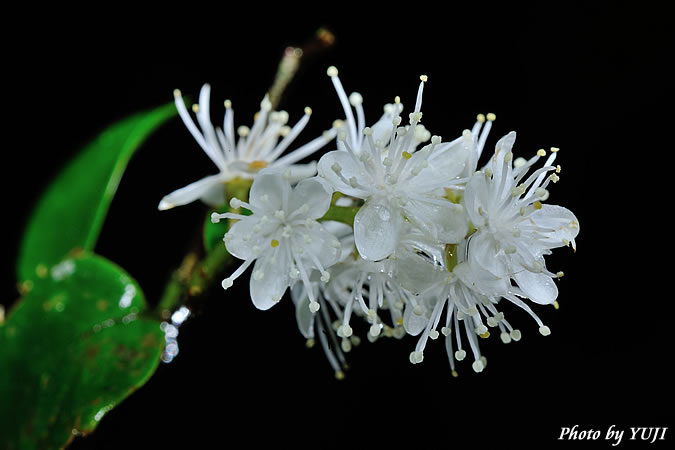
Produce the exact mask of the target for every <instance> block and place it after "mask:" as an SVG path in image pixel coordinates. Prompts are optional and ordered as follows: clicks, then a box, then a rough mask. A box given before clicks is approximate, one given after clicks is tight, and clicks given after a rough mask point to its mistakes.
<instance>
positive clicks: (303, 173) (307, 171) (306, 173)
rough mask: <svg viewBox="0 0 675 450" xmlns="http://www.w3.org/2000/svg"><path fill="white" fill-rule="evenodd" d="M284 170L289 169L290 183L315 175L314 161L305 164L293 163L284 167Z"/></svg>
mask: <svg viewBox="0 0 675 450" xmlns="http://www.w3.org/2000/svg"><path fill="white" fill-rule="evenodd" d="M284 170H289V171H290V176H289V177H288V179H289V181H290V182H291V183H297V182H298V181H300V180H304V179H305V178H309V177H313V176H314V175H316V161H312V162H310V163H307V164H293V165H291V166H288V167H286V168H285V169H284Z"/></svg>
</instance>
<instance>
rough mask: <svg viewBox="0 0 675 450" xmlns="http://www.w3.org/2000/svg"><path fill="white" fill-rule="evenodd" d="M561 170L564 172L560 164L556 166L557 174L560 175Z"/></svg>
mask: <svg viewBox="0 0 675 450" xmlns="http://www.w3.org/2000/svg"><path fill="white" fill-rule="evenodd" d="M561 170H562V167H560V164H558V165H557V166H555V173H560V171H561Z"/></svg>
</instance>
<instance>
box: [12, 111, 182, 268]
mask: <svg viewBox="0 0 675 450" xmlns="http://www.w3.org/2000/svg"><path fill="white" fill-rule="evenodd" d="M175 114H176V107H175V105H174V104H173V103H171V104H168V105H165V106H161V107H159V108H156V109H153V110H150V111H145V112H141V113H137V114H135V115H132V116H130V117H128V118H126V119H123V120H121V121H119V122H117V123H115V124H113V125H112V126H110V127H108V128H107V129H105V130H104V131H103V132H102V133H101V134H100V135H99V136H98V137H97V138H95V139H94V140H93V141H92V142H90V143H89V144H88V145H86V146H85V148H84V149H83V150H82V151H81V152H80V153H79V154H78V155H77V156H76V157H75V158H74V159H73V160H72V161H71V162H70V163H69V164H68V165H67V166H66V167H65V169H64V170H63V171H62V172H61V173H60V174H59V175H58V176H57V177H56V178H55V179H54V181H53V182H52V183H51V184H50V185H49V186H48V188H47V190H46V191H45V193H44V195H43V196H42V198H41V199H40V200H39V201H38V203H37V205H36V207H35V210H34V211H33V214H32V216H31V217H30V218H29V220H28V223H27V224H26V229H25V232H24V236H23V240H22V242H21V246H20V248H19V258H18V259H19V260H18V264H17V275H18V278H19V280H20V281H28V280H35V279H36V278H37V277H39V276H40V275H43V274H44V272H45V270H46V269H47V268H48V267H51V266H52V265H54V264H56V263H58V262H59V261H61V259H62V258H63V257H64V256H65V255H66V254H68V253H69V252H70V251H72V250H74V249H83V250H93V248H94V245H95V244H96V240H97V239H98V236H99V233H100V231H101V228H102V226H103V221H104V219H105V216H106V214H107V212H108V208H109V206H110V202H111V201H112V198H113V196H114V195H115V192H116V190H117V186H118V185H119V182H120V179H121V177H122V174H123V173H124V170H125V168H126V166H127V163H128V162H129V159H130V158H131V156H132V155H133V153H134V152H135V151H136V150H137V149H138V148H139V147H140V146H141V144H142V143H143V141H144V140H145V139H146V138H147V137H148V136H149V135H150V134H151V133H152V132H153V131H155V130H156V129H157V128H158V127H159V126H160V125H162V124H163V123H164V122H166V121H167V120H168V119H169V118H170V117H172V116H174V115H175Z"/></svg>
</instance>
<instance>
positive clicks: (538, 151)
mask: <svg viewBox="0 0 675 450" xmlns="http://www.w3.org/2000/svg"><path fill="white" fill-rule="evenodd" d="M537 156H546V150H544V149H543V148H540V149H539V150H537Z"/></svg>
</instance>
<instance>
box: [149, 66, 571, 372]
mask: <svg viewBox="0 0 675 450" xmlns="http://www.w3.org/2000/svg"><path fill="white" fill-rule="evenodd" d="M328 75H329V77H330V79H331V81H332V83H333V85H334V87H335V90H336V92H337V95H338V98H339V100H340V102H341V104H342V107H343V110H344V120H338V121H336V122H335V123H334V126H333V128H331V130H329V131H327V132H325V133H324V135H323V136H321V137H319V138H317V139H315V140H313V141H310V142H309V143H308V144H306V145H303V146H301V147H299V148H298V149H296V150H295V151H293V152H290V153H286V154H285V155H283V156H282V154H283V153H284V152H285V151H286V150H287V149H288V148H289V147H290V145H291V144H292V142H293V140H294V139H295V137H296V136H297V135H298V133H299V132H300V131H301V130H302V128H303V127H304V126H305V124H306V123H307V120H308V119H309V114H310V112H311V111H310V110H309V108H307V109H306V111H305V116H304V117H303V118H302V119H301V120H300V122H299V123H298V124H297V125H296V126H295V127H293V128H292V129H290V128H288V127H286V125H285V123H286V121H287V120H288V114H286V113H284V112H274V111H272V110H271V104H270V103H269V100H268V99H267V98H265V99H264V100H263V102H262V104H261V109H260V112H259V113H258V115H257V118H256V120H255V123H254V125H253V127H252V128H251V129H248V128H245V127H240V129H239V133H238V134H239V141H238V142H237V143H236V144H235V142H234V132H233V121H232V110H231V105H230V102H229V101H226V102H225V106H226V114H225V122H224V126H223V128H222V130H221V129H220V128H216V129H214V127H213V126H212V125H211V120H210V117H209V107H208V103H209V87H208V85H205V86H204V88H203V89H202V92H201V95H200V100H199V105H198V106H197V107H195V108H193V109H194V110H195V112H196V115H197V120H198V123H199V126H200V128H201V132H200V131H199V130H198V128H197V127H196V125H195V124H194V122H193V121H192V119H191V118H190V115H189V113H188V111H187V110H186V108H185V106H184V104H183V100H182V98H181V97H180V94H179V93H178V92H177V93H176V105H177V107H178V110H179V112H180V115H181V117H182V118H183V120H184V122H185V124H186V125H187V127H188V129H189V130H190V132H191V133H192V134H193V135H194V137H195V138H196V139H197V141H198V143H199V144H200V146H201V147H202V148H203V149H204V151H205V152H206V153H207V155H208V156H209V157H211V159H212V160H213V161H214V163H215V164H216V166H217V167H218V168H219V170H220V173H219V174H218V175H212V176H210V177H206V178H204V179H203V180H200V181H198V182H196V183H194V184H192V185H189V186H187V187H185V188H183V189H179V190H178V191H176V192H174V193H172V194H170V195H168V196H166V197H165V198H164V199H163V200H162V202H161V203H160V205H159V207H160V209H166V208H169V207H172V206H175V205H180V204H185V203H187V202H190V201H193V200H196V199H198V198H200V199H202V200H204V201H205V202H207V203H210V204H212V205H223V204H224V203H225V198H226V192H225V188H224V187H225V186H226V185H227V183H228V181H230V180H232V179H234V178H237V177H239V178H243V179H250V180H253V181H252V185H251V188H250V191H249V193H248V199H238V198H236V197H235V198H233V197H231V196H229V195H227V198H231V200H230V202H229V206H230V208H231V209H230V211H229V212H225V213H222V214H220V213H214V214H213V215H212V220H213V221H214V222H218V221H220V220H223V219H227V220H230V221H231V227H230V228H229V231H228V232H227V233H226V234H225V237H224V242H225V246H226V248H227V251H228V252H229V253H230V254H232V255H233V256H235V257H236V258H239V259H241V260H243V262H242V263H241V265H240V266H239V267H238V268H237V269H236V270H234V272H233V273H232V274H231V275H229V276H228V277H227V278H225V279H224V280H223V282H222V286H223V288H225V289H227V288H229V287H230V286H232V285H233V283H234V281H235V280H236V279H237V278H238V277H240V276H241V275H243V274H244V273H248V271H247V269H248V268H249V267H250V266H253V269H252V271H250V294H251V299H252V301H253V303H254V305H255V306H256V307H257V308H259V309H263V310H265V309H268V308H270V307H272V306H274V305H275V304H276V303H278V302H279V301H280V300H281V299H282V298H283V297H284V294H285V293H286V291H287V290H288V291H290V296H291V298H292V300H293V302H294V304H295V310H296V319H297V324H298V327H299V329H300V332H301V333H302V334H303V335H304V336H305V337H306V338H307V342H308V344H310V345H311V344H313V343H314V342H315V339H316V338H317V337H318V339H319V341H320V343H321V345H322V347H323V348H324V350H325V352H326V355H327V358H328V360H329V362H330V364H331V365H332V367H333V368H334V370H335V372H336V375H337V376H338V377H341V376H342V375H343V372H342V368H343V366H344V364H345V357H344V352H348V351H349V350H350V349H351V347H352V346H353V345H356V344H358V343H359V342H360V338H359V337H358V336H356V335H355V334H354V330H353V328H352V324H353V318H354V317H357V318H358V319H359V320H361V321H363V322H365V324H366V326H367V332H365V334H366V336H367V338H368V339H369V340H370V341H374V340H376V339H378V338H379V337H380V336H390V337H395V338H403V337H404V336H406V335H411V336H417V337H418V338H417V343H416V345H415V347H414V349H411V352H410V353H409V359H410V361H411V362H412V363H420V362H422V360H423V358H424V350H425V348H426V345H427V343H428V341H429V339H431V340H436V339H438V338H439V337H440V335H443V337H444V340H445V345H446V349H447V353H448V359H449V363H450V366H451V370H452V373H453V375H456V373H457V372H456V370H455V364H456V362H457V361H462V360H464V359H465V358H466V357H467V352H470V353H471V357H472V359H473V363H472V368H473V370H475V371H476V372H480V371H482V370H483V369H484V367H485V365H486V359H485V357H484V356H483V355H482V354H481V351H480V346H479V340H480V339H481V338H486V337H488V336H489V335H490V329H491V328H492V329H497V328H498V329H499V334H500V338H501V340H502V341H503V342H504V343H509V342H511V341H518V340H519V339H520V338H521V332H520V330H519V329H517V328H514V326H512V325H511V324H510V323H509V322H508V321H507V320H506V319H505V315H504V312H502V311H501V310H500V309H501V303H502V302H503V301H506V302H508V303H513V304H514V305H516V306H517V307H519V308H522V309H523V310H525V311H526V312H527V313H529V314H530V315H531V316H532V317H533V319H534V321H535V322H536V323H537V326H538V327H539V332H540V333H541V334H542V335H544V336H547V335H549V334H550V332H551V330H550V329H549V327H548V326H546V325H545V324H544V323H543V322H542V321H541V320H540V318H539V317H538V316H537V315H536V313H535V312H534V311H532V309H531V308H530V306H529V304H530V303H537V304H542V305H547V304H555V302H556V298H557V296H558V289H557V287H556V284H555V279H556V278H560V277H561V276H562V275H563V274H562V272H555V273H554V272H552V271H550V270H549V269H548V268H547V267H546V264H545V260H544V258H545V256H546V255H549V254H550V253H551V250H552V249H554V248H556V247H562V246H571V247H573V248H574V249H575V250H576V243H575V238H576V237H577V234H578V232H579V222H578V220H577V218H576V217H575V216H574V214H573V213H572V212H570V211H569V210H568V209H566V208H563V207H561V206H554V205H548V204H545V203H544V202H545V201H546V200H547V199H548V197H549V191H548V187H549V185H550V183H556V182H557V181H558V180H559V175H558V174H559V173H560V166H558V165H554V162H555V159H556V156H557V154H558V149H557V148H551V149H550V150H549V151H548V152H547V151H545V150H543V149H542V150H539V151H538V152H537V153H536V154H535V155H534V156H533V157H531V158H530V159H524V158H515V157H514V154H513V151H512V150H513V146H514V143H515V138H516V134H515V132H511V133H509V134H507V135H506V136H504V137H503V138H502V139H500V140H499V141H498V142H497V144H496V146H495V150H494V154H492V155H491V156H490V157H489V160H488V162H487V163H486V164H484V165H483V166H482V167H479V161H480V160H481V154H482V152H483V149H484V147H485V145H486V141H487V139H488V135H489V132H490V130H491V128H492V125H493V121H494V120H495V115H494V114H487V115H483V114H479V115H478V117H477V120H476V122H475V124H474V125H473V127H472V128H471V129H467V130H465V131H464V132H463V133H462V135H461V136H459V137H457V138H455V139H453V140H450V141H444V140H443V139H442V138H441V137H440V136H438V135H431V133H430V132H429V131H428V130H427V129H426V128H425V127H424V126H423V125H422V124H421V121H422V97H423V91H424V86H425V83H426V82H427V77H426V76H421V77H420V80H421V82H420V85H419V89H418V92H417V98H416V99H415V104H414V108H413V110H412V112H410V113H408V114H407V115H403V109H404V108H403V105H402V103H401V101H400V99H399V98H398V97H396V98H395V100H394V102H393V103H392V104H387V105H385V106H384V113H383V114H382V116H381V117H380V119H379V120H378V121H377V122H375V123H374V124H372V125H371V126H366V119H365V117H366V116H365V111H364V108H363V97H362V96H361V95H360V94H358V93H352V94H351V95H349V96H348V95H347V93H346V92H345V90H344V88H343V85H342V83H341V81H340V79H339V78H338V71H337V69H336V68H334V67H330V68H329V69H328ZM404 117H405V119H404ZM280 136H282V137H283V139H282V140H281V142H278V143H277V139H278V137H280ZM329 144H330V147H329V148H328V150H330V151H327V152H325V153H324V154H323V155H322V156H321V157H320V159H319V161H318V164H315V163H309V164H305V165H298V164H296V163H297V162H299V161H301V160H303V159H305V158H307V157H309V156H310V155H312V154H314V153H315V152H316V151H317V150H319V149H321V148H323V147H325V146H327V145H329ZM542 158H543V159H542ZM541 161H543V163H542V162H541ZM244 200H247V201H244ZM498 307H499V309H498ZM355 326H356V325H355ZM331 341H332V342H331Z"/></svg>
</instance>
